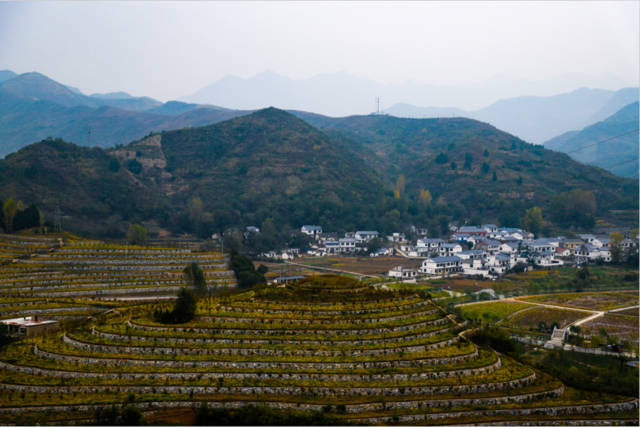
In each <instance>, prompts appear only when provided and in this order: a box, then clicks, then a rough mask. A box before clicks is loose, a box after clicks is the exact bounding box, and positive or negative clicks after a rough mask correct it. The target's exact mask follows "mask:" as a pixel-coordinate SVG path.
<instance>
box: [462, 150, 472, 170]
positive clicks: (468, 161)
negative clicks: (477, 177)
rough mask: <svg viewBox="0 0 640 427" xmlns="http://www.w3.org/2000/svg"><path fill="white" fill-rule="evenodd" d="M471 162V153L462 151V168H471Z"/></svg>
mask: <svg viewBox="0 0 640 427" xmlns="http://www.w3.org/2000/svg"><path fill="white" fill-rule="evenodd" d="M471 162H473V154H471V153H464V166H463V167H464V168H465V169H467V170H471Z"/></svg>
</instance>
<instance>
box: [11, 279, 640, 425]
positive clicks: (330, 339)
mask: <svg viewBox="0 0 640 427" xmlns="http://www.w3.org/2000/svg"><path fill="white" fill-rule="evenodd" d="M163 305H165V306H166V305H167V303H156V304H154V306H149V307H148V308H147V309H148V310H149V311H148V312H147V311H144V312H140V313H138V314H134V315H131V314H129V313H117V312H113V313H111V314H110V315H108V316H106V318H104V319H103V321H96V322H93V323H90V324H88V325H86V326H83V327H80V328H76V329H73V330H69V331H66V332H65V331H60V332H58V333H56V334H53V335H50V336H47V337H44V338H33V339H29V340H24V341H21V342H17V343H14V344H11V345H9V346H8V347H6V348H4V349H3V350H2V351H0V367H1V368H2V369H1V370H0V389H1V390H2V393H0V423H15V422H18V423H27V424H29V422H27V421H34V420H35V421H38V422H41V418H28V417H29V416H34V417H44V419H45V421H46V422H48V423H51V422H54V421H58V422H61V423H69V422H71V421H77V422H79V423H82V424H88V423H90V422H91V420H92V417H93V414H94V412H95V410H96V409H97V408H103V407H108V406H110V405H111V404H113V403H116V404H119V403H121V402H123V401H126V400H129V401H133V403H131V404H132V405H134V406H137V407H138V408H140V409H141V410H142V411H145V412H146V413H149V415H152V414H151V412H153V411H154V410H155V409H156V408H163V409H164V410H167V409H170V410H171V411H177V410H179V409H180V408H193V407H194V406H196V405H199V404H200V403H201V402H205V401H206V402H207V403H208V405H209V407H227V408H234V407H238V406H240V405H245V404H250V403H251V404H257V403H259V404H263V405H267V406H270V407H273V408H278V409H282V410H291V411H309V410H315V411H324V412H327V413H330V414H331V415H334V416H336V417H338V418H339V419H342V420H344V421H345V422H346V421H352V422H355V423H359V424H389V423H404V424H409V423H422V424H434V423H441V424H451V423H461V422H462V421H464V422H465V423H479V422H484V421H492V422H504V421H513V420H518V419H530V418H532V417H534V418H535V419H536V420H537V421H543V422H544V421H549V422H551V421H553V422H557V421H558V420H569V419H576V418H578V419H583V418H585V417H586V418H587V419H594V418H598V417H605V418H607V419H614V420H619V421H622V420H626V421H627V422H630V423H636V422H637V421H638V414H637V408H638V400H637V399H635V398H628V397H620V396H614V395H607V394H589V393H577V392H575V391H574V390H572V389H569V388H566V387H565V386H564V385H563V384H562V383H561V382H560V381H558V380H556V379H554V378H553V377H551V376H548V375H546V374H544V373H541V372H539V371H536V370H534V369H532V368H530V367H528V366H526V365H522V364H520V363H518V362H516V361H514V360H512V359H510V358H508V357H505V356H503V355H501V354H498V353H496V352H494V351H493V350H491V349H489V348H483V347H478V346H476V345H475V344H473V343H472V342H470V341H467V340H466V338H465V337H464V335H461V332H463V331H464V330H465V328H466V325H465V324H464V323H460V322H458V321H454V320H453V319H452V318H451V317H450V316H449V315H448V313H447V312H445V311H444V310H443V309H442V308H440V307H438V306H437V305H435V304H434V303H433V302H431V301H430V300H428V299H425V298H423V297H422V296H420V295H419V294H409V293H402V294H399V293H397V292H392V291H384V290H380V289H376V288H374V287H370V286H368V285H366V284H364V283H362V282H359V281H356V280H353V279H348V278H346V277H342V276H316V277H314V278H309V279H306V280H302V281H299V282H297V283H290V284H287V285H285V286H284V287H275V286H273V287H270V286H263V287H259V288H256V289H253V290H251V291H245V292H241V293H235V294H229V295H219V296H213V297H212V298H211V299H205V300H204V301H202V300H201V301H200V303H199V305H198V311H197V313H196V318H195V319H194V320H193V321H190V322H188V323H185V324H177V325H174V324H161V323H158V322H157V321H156V320H154V318H153V316H152V315H151V313H152V312H153V310H154V309H155V308H161V307H162V306H163ZM131 395H133V398H131V397H130V396H131ZM16 414H19V415H16ZM19 417H22V418H19ZM150 419H154V418H153V416H151V418H150ZM31 423H33V422H31Z"/></svg>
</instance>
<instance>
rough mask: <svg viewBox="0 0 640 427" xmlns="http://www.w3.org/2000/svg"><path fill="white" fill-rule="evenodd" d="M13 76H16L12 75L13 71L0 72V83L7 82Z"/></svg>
mask: <svg viewBox="0 0 640 427" xmlns="http://www.w3.org/2000/svg"><path fill="white" fill-rule="evenodd" d="M15 76H17V74H16V73H14V72H13V71H10V70H0V83H2V82H3V81H5V80H9V79H12V78H14V77H15Z"/></svg>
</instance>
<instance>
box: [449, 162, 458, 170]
mask: <svg viewBox="0 0 640 427" xmlns="http://www.w3.org/2000/svg"><path fill="white" fill-rule="evenodd" d="M450 166H451V170H452V171H454V170H456V169H458V165H456V162H451V165H450Z"/></svg>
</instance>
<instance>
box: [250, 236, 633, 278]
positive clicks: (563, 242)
mask: <svg viewBox="0 0 640 427" xmlns="http://www.w3.org/2000/svg"><path fill="white" fill-rule="evenodd" d="M248 228H249V227H248ZM250 228H251V232H259V229H257V228H256V227H250ZM300 232H301V233H303V234H305V235H307V236H309V238H311V243H310V244H309V248H308V249H306V250H304V251H303V250H301V249H299V248H289V249H283V250H280V251H275V250H274V251H269V252H265V253H261V254H260V255H259V258H260V259H266V260H274V261H284V262H292V261H293V260H295V259H296V258H299V257H301V256H305V257H324V256H330V255H331V256H335V255H344V256H354V255H368V256H370V257H390V256H395V257H399V259H406V260H415V261H417V262H420V264H419V266H417V267H415V268H411V267H406V266H402V265H398V266H395V267H393V268H391V269H390V270H389V271H388V272H387V274H386V276H387V277H388V278H389V279H393V280H399V281H411V280H415V279H416V278H427V279H428V278H439V277H456V276H460V277H469V278H477V279H489V280H495V279H498V278H499V277H500V276H502V275H504V274H506V273H507V272H518V271H520V272H522V271H528V270H531V269H533V268H554V267H561V266H580V265H584V264H588V263H610V262H611V261H612V259H613V257H612V248H611V244H612V238H611V236H606V235H594V234H578V235H577V237H564V236H556V237H538V238H535V236H534V235H533V234H532V233H530V232H528V231H524V230H522V229H520V228H510V227H498V226H496V225H495V224H482V225H465V226H460V227H457V226H453V225H451V226H450V235H449V238H446V239H445V238H431V237H428V236H427V230H426V229H423V228H418V227H411V233H412V234H413V235H414V236H415V238H414V239H412V240H409V239H408V238H407V237H406V236H405V234H404V233H399V232H397V233H392V234H390V235H386V236H383V235H381V233H379V232H378V231H375V230H362V231H355V232H347V233H345V234H344V236H343V237H339V236H338V235H337V234H336V233H326V232H324V231H323V228H322V226H320V225H303V226H302V227H301V228H300ZM613 244H615V245H617V246H618V248H619V250H620V252H621V253H629V252H630V251H632V250H635V249H637V248H638V239H637V236H635V238H634V239H631V238H629V237H623V238H622V239H621V240H620V241H619V242H615V243H613ZM614 251H615V249H614ZM416 265H417V264H416Z"/></svg>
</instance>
